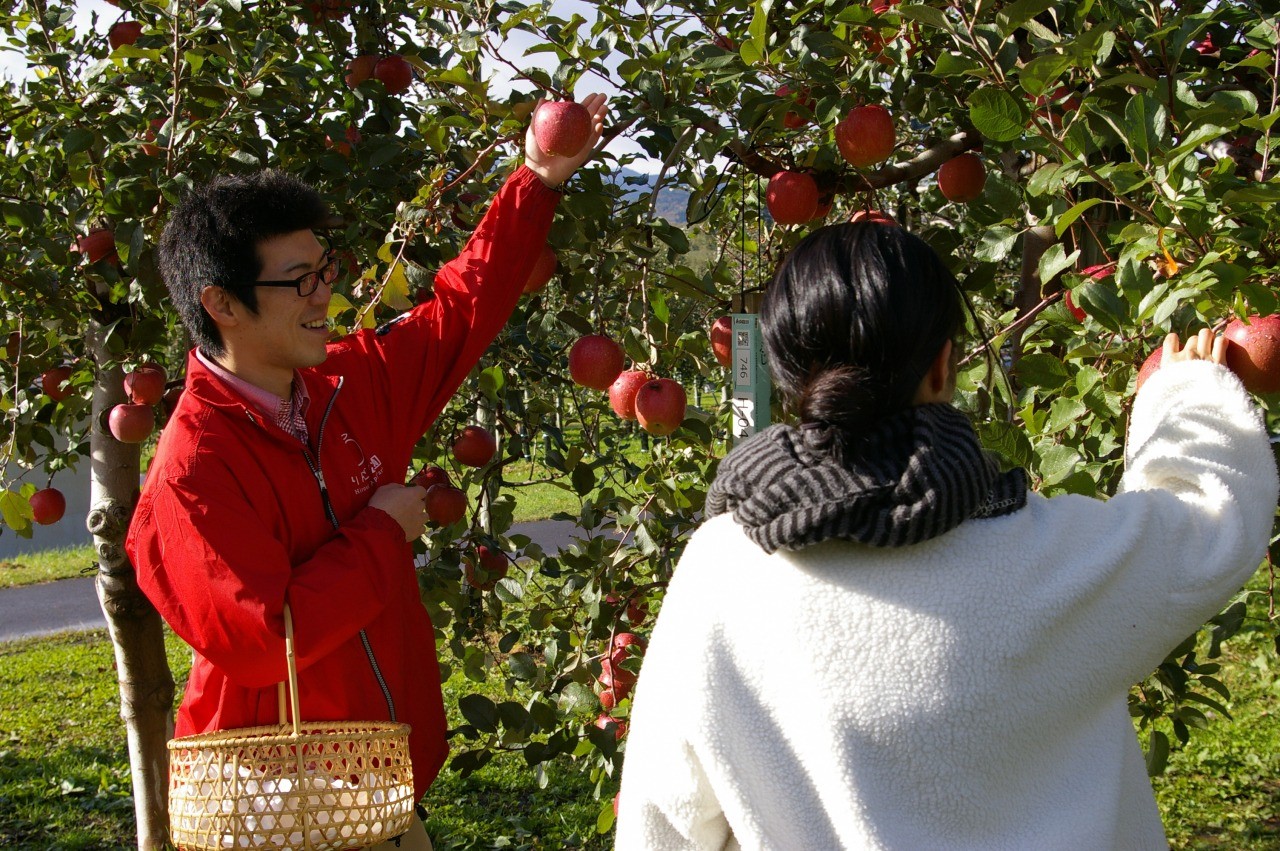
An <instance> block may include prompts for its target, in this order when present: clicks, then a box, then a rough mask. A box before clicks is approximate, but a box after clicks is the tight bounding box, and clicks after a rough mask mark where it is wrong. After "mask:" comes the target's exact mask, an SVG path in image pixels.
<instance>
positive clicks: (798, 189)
mask: <svg viewBox="0 0 1280 851" xmlns="http://www.w3.org/2000/svg"><path fill="white" fill-rule="evenodd" d="M764 200H765V204H766V205H767V206H768V207H769V215H770V216H772V217H773V220H774V221H775V222H777V223H778V224H780V225H798V224H802V223H803V222H807V221H809V220H810V219H812V218H813V215H814V213H816V212H817V211H818V184H817V183H815V182H814V179H813V177H811V176H810V175H807V174H804V173H802V172H798V171H780V172H778V173H777V174H775V175H774V176H773V177H771V178H769V188H768V189H766V190H765V194H764Z"/></svg>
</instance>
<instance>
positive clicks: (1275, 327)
mask: <svg viewBox="0 0 1280 851" xmlns="http://www.w3.org/2000/svg"><path fill="white" fill-rule="evenodd" d="M1222 336H1224V337H1226V338H1227V367H1228V368H1229V369H1230V370H1231V371H1232V372H1234V373H1235V374H1236V375H1238V376H1240V381H1241V382H1242V383H1243V384H1244V389H1246V390H1248V391H1249V392H1250V393H1280V314H1274V313H1273V314H1271V315H1270V316H1250V317H1249V318H1248V321H1247V322H1246V321H1244V320H1241V319H1233V320H1231V322H1229V323H1228V324H1227V328H1226V330H1225V331H1223V332H1222Z"/></svg>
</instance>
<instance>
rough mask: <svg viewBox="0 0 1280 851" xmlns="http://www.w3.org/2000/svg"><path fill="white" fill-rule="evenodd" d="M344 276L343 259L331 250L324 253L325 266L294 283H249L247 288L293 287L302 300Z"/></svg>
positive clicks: (300, 276) (302, 276) (298, 278)
mask: <svg viewBox="0 0 1280 851" xmlns="http://www.w3.org/2000/svg"><path fill="white" fill-rule="evenodd" d="M341 274H342V258H341V257H340V256H339V254H338V252H336V251H334V250H333V249H332V248H330V249H329V250H328V251H326V252H325V253H324V265H323V266H321V267H320V268H319V269H316V270H315V271H314V272H307V273H306V274H305V275H299V276H298V277H296V278H294V279H293V280H292V281H249V282H248V283H246V284H245V286H249V287H292V288H293V289H295V290H297V292H298V296H299V297H300V298H306V297H307V296H309V295H311V294H312V293H313V292H315V291H316V289H317V288H318V287H319V286H320V284H321V283H323V284H325V285H327V286H330V287H331V286H333V284H334V282H336V281H337V280H338V276H339V275H341Z"/></svg>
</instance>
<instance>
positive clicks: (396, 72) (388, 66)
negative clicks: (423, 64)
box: [373, 55, 413, 95]
mask: <svg viewBox="0 0 1280 851" xmlns="http://www.w3.org/2000/svg"><path fill="white" fill-rule="evenodd" d="M373 78H374V79H375V80H377V81H378V82H380V83H382V85H383V86H384V87H385V88H386V90H387V94H389V95H398V94H400V93H402V92H405V91H408V89H409V85H410V84H411V83H412V82H413V66H412V65H410V64H409V63H408V62H406V61H405V59H404V57H403V56H398V55H391V56H384V57H382V58H381V59H379V60H378V61H377V63H376V64H375V65H374V66H373Z"/></svg>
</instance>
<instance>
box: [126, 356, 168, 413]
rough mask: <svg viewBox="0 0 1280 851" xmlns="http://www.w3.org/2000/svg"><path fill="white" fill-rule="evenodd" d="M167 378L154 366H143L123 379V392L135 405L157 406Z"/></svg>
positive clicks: (161, 397)
mask: <svg viewBox="0 0 1280 851" xmlns="http://www.w3.org/2000/svg"><path fill="white" fill-rule="evenodd" d="M167 380H168V377H167V376H166V375H165V374H164V370H163V369H161V368H160V367H158V366H155V365H144V366H140V367H138V368H137V369H135V370H134V371H133V372H131V373H129V374H128V375H126V376H125V377H124V392H125V395H126V396H128V397H129V401H130V402H133V403H134V404H135V405H157V404H159V403H160V400H161V399H163V398H164V385H165V382H166V381H167Z"/></svg>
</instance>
